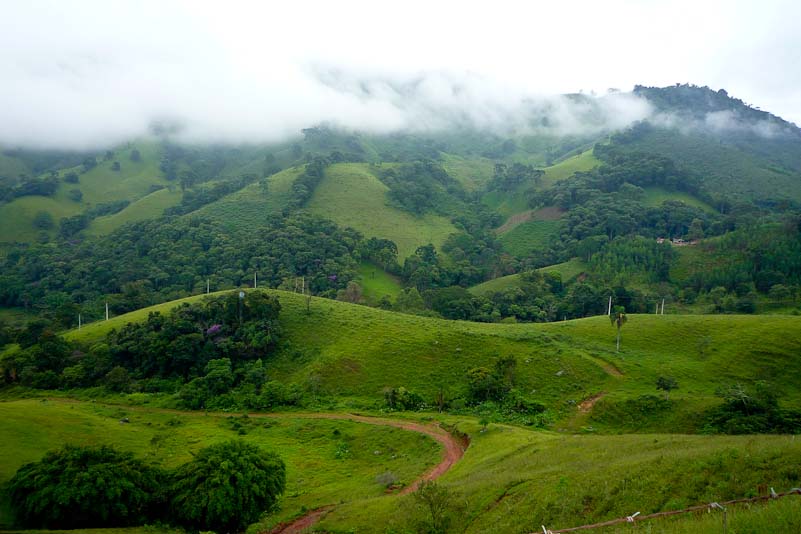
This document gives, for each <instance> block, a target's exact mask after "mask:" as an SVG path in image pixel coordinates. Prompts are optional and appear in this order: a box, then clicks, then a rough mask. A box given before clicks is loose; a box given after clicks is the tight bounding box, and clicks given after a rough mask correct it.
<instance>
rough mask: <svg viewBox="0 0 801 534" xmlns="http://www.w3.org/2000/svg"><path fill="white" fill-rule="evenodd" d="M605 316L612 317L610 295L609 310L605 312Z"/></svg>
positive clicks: (610, 298) (610, 297)
mask: <svg viewBox="0 0 801 534" xmlns="http://www.w3.org/2000/svg"><path fill="white" fill-rule="evenodd" d="M606 315H609V316H611V315H612V295H609V309H608V310H606Z"/></svg>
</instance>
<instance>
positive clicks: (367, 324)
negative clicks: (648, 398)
mask: <svg viewBox="0 0 801 534" xmlns="http://www.w3.org/2000/svg"><path fill="white" fill-rule="evenodd" d="M579 265H580V262H578V261H577V260H574V262H572V265H567V264H566V265H562V266H553V267H552V269H559V270H560V272H561V271H566V272H570V269H573V271H575V269H578V268H579ZM270 293H272V294H275V295H277V296H278V297H279V299H280V301H281V306H282V311H281V317H280V320H281V324H282V330H283V334H282V340H283V343H282V344H281V346H280V347H279V350H278V352H277V353H276V354H275V355H274V356H273V357H271V358H270V359H269V362H270V363H269V366H268V372H269V374H270V376H271V377H272V378H274V379H277V380H281V381H284V382H294V383H298V384H301V385H305V384H308V380H310V378H312V377H314V380H315V384H317V385H318V386H319V392H320V395H322V396H323V398H326V396H335V397H328V398H331V399H332V400H333V399H337V402H338V403H339V404H338V405H339V406H340V407H341V408H342V409H354V408H357V409H358V408H359V407H361V409H365V408H366V409H368V410H371V409H375V408H377V407H379V406H380V405H381V401H380V399H381V398H382V390H383V388H384V387H386V386H392V387H398V386H405V387H407V388H409V389H411V390H412V391H415V392H418V393H420V394H421V395H423V396H424V398H426V399H430V398H432V397H433V395H434V393H435V392H436V391H437V390H438V389H439V388H440V387H443V388H444V389H445V391H446V395H447V396H449V397H450V398H452V396H453V395H457V394H459V392H460V390H461V389H462V388H463V387H464V377H465V374H466V371H467V370H468V369H470V368H473V367H476V366H479V365H483V366H490V365H492V362H493V360H494V359H495V358H496V357H497V355H501V354H502V355H512V356H514V357H516V359H517V361H518V366H517V371H516V374H517V384H518V387H519V388H520V389H521V390H523V391H525V392H527V393H528V394H529V395H530V396H532V397H533V398H535V399H536V400H538V401H540V402H543V403H545V404H546V406H547V407H548V408H549V411H550V413H552V415H553V421H554V423H553V425H552V429H553V430H556V431H557V432H553V431H534V430H531V429H527V428H523V427H512V426H507V425H501V424H490V425H489V427H488V429H487V430H486V431H485V432H482V431H480V429H481V427H480V425H479V424H478V423H477V422H476V421H475V419H474V418H472V417H469V416H459V415H440V414H432V415H426V414H414V413H407V414H401V415H400V416H403V417H410V418H416V419H420V418H423V419H425V420H429V419H430V418H433V419H434V420H441V421H442V422H444V423H448V424H455V425H456V426H457V427H458V428H459V429H460V430H461V431H464V432H467V433H468V434H469V435H470V436H471V445H470V447H469V449H468V450H467V452H466V454H465V456H464V458H463V459H462V461H461V462H460V463H458V464H457V465H456V466H455V467H454V468H453V469H452V470H451V471H450V472H449V473H447V474H446V475H445V476H444V477H443V478H442V479H440V484H441V485H443V486H444V487H446V488H449V489H450V490H451V491H453V492H454V494H455V495H456V498H455V500H454V503H455V504H456V505H459V506H463V508H461V509H460V510H461V511H459V512H458V513H457V514H456V515H457V517H458V521H460V523H459V525H460V526H459V530H458V531H460V532H461V531H464V532H468V533H481V532H520V533H523V532H534V531H536V530H537V528H539V525H542V524H545V525H547V526H548V528H551V529H556V528H565V527H571V526H577V525H581V524H586V523H591V522H596V521H601V520H606V519H611V518H617V517H622V516H625V515H629V514H631V513H633V512H635V511H640V512H641V513H643V514H647V513H650V512H656V511H663V510H673V509H681V508H684V507H687V506H691V505H696V504H703V503H708V502H712V501H723V500H727V499H733V498H740V497H747V496H752V495H756V494H757V492H758V487H759V486H760V485H767V486H766V487H771V486H772V487H775V488H776V490H777V491H784V490H787V489H790V488H791V487H795V486H798V483H799V480H801V473H799V471H798V465H801V440H796V439H794V438H793V437H792V436H702V435H683V434H685V433H688V432H693V431H697V426H695V425H697V422H698V415H699V414H700V413H701V412H702V411H703V410H705V409H707V408H709V407H711V406H713V405H716V404H717V403H719V402H720V400H719V399H718V398H717V396H716V394H715V391H716V390H717V389H718V388H720V387H721V386H726V385H730V384H734V383H741V384H750V383H753V382H754V381H756V380H765V381H767V382H768V383H769V384H770V386H771V388H772V389H773V390H774V391H775V392H776V393H777V394H778V396H779V398H780V399H781V402H782V405H784V406H788V407H799V406H801V391H799V390H798V387H797V384H798V383H799V382H801V317H781V316H772V317H769V318H766V317H760V316H709V315H708V316H683V315H666V316H655V315H630V316H629V321H628V323H627V324H626V325H625V326H624V327H623V330H622V344H621V350H620V352H619V353H617V352H615V349H614V339H615V329H614V328H612V327H611V326H610V324H609V320H608V318H607V317H605V316H601V317H593V318H587V319H581V320H575V321H566V322H559V323H550V324H481V323H467V322H458V321H445V320H439V319H432V318H424V317H418V316H411V315H403V314H398V313H393V312H388V311H384V310H379V309H374V308H368V307H365V306H356V305H351V304H347V303H342V302H337V301H330V300H323V299H317V298H315V299H313V300H312V302H311V308H310V312H309V313H307V312H306V310H305V302H304V300H303V297H301V296H299V295H296V294H293V293H286V292H280V291H270ZM199 298H203V296H197V297H190V299H185V300H194V299H199ZM175 305H176V303H170V304H165V305H161V306H159V307H157V308H156V309H161V310H168V309H169V308H170V307H171V306H175ZM153 309H154V308H149V309H145V310H139V311H137V312H134V313H132V314H128V315H126V316H121V317H118V318H114V319H112V320H111V321H109V322H108V323H94V324H91V325H87V326H86V327H84V328H83V329H82V330H81V331H80V332H77V331H72V332H70V333H69V334H68V337H70V338H71V339H77V340H80V341H82V342H84V343H87V344H91V343H93V342H95V341H97V340H99V339H101V338H102V334H103V333H104V332H107V331H108V329H109V328H110V327H111V326H114V325H117V326H119V325H121V324H124V323H125V322H127V321H129V320H141V319H142V318H144V317H146V316H147V313H148V312H149V311H152V310H153ZM658 376H672V377H674V378H676V380H677V381H678V383H679V389H678V390H677V391H675V392H673V394H672V395H671V399H672V400H671V401H670V403H669V409H668V410H667V411H665V412H659V413H652V414H646V415H638V414H636V413H627V414H624V415H623V416H620V415H619V412H620V407H621V406H625V404H623V403H625V402H626V401H630V400H632V399H636V398H638V397H639V396H641V395H644V394H651V395H653V394H657V390H656V388H655V382H656V378H657V377H658ZM592 396H598V397H599V398H600V400H599V401H598V403H597V404H596V405H595V408H594V409H592V410H588V411H587V413H584V412H582V410H579V409H577V406H579V404H580V403H581V402H582V401H583V400H586V399H588V398H590V397H592ZM7 398H8V397H7ZM117 401H118V402H132V403H138V404H140V405H142V406H140V407H138V408H136V407H130V408H126V407H116V408H108V407H103V406H100V405H97V404H93V403H88V402H75V401H69V400H66V399H65V400H57V399H52V400H51V401H48V402H46V403H42V402H41V401H39V400H10V401H6V402H2V403H0V435H3V436H10V437H11V439H8V438H7V439H5V440H0V466H2V467H0V478H1V479H7V477H9V476H10V474H11V473H12V472H13V470H14V469H16V466H18V465H19V464H20V463H22V462H24V461H29V460H30V459H35V458H37V457H38V456H40V455H41V454H42V453H43V452H44V450H45V449H46V448H50V447H52V445H53V444H58V443H62V442H65V441H68V440H72V439H75V440H77V441H79V442H84V443H92V442H101V441H102V442H110V443H115V444H118V445H119V446H120V447H121V448H125V449H126V450H135V451H137V453H138V454H139V455H141V456H145V457H146V458H149V459H152V460H155V461H159V462H162V463H163V464H164V465H175V464H176V463H180V462H181V461H183V459H184V458H186V457H187V455H188V454H189V452H188V450H196V449H197V448H198V447H201V446H202V445H204V444H206V443H213V442H215V441H216V440H220V439H224V438H227V437H229V436H230V437H233V436H234V435H237V433H236V432H235V431H234V428H235V425H234V424H233V423H231V422H229V421H228V420H226V419H224V418H223V419H220V418H218V417H214V416H206V415H203V414H200V413H196V414H176V413H172V412H167V411H159V410H157V409H155V408H147V407H146V404H145V403H152V404H153V405H158V404H159V402H160V401H159V399H158V398H156V397H150V396H148V395H144V394H131V395H129V396H127V397H119V398H117ZM345 407H347V408H345ZM615 414H618V415H617V416H616V415H615ZM122 415H126V416H128V417H130V418H131V423H130V424H129V425H122V424H120V423H118V419H119V418H120V417H122ZM283 417H285V419H279V420H277V421H275V422H272V423H271V424H270V425H265V421H263V420H261V419H257V418H254V417H251V418H250V419H248V420H247V421H245V422H244V423H243V426H244V428H245V431H246V432H247V434H246V435H245V436H244V437H245V439H253V440H254V441H256V442H258V443H261V444H264V445H265V446H267V447H271V448H275V449H276V450H279V451H281V453H282V454H283V455H284V456H285V458H286V459H287V462H288V463H289V464H290V465H291V466H293V467H291V469H290V490H289V491H288V492H287V497H286V499H285V503H284V506H283V507H282V511H281V515H280V516H277V517H274V518H271V519H269V520H268V521H267V522H266V523H263V524H262V525H260V526H258V528H257V527H253V530H254V531H256V530H259V531H261V530H264V529H268V528H269V527H270V525H272V524H274V522H275V521H277V520H279V519H282V518H283V519H286V518H290V517H293V516H295V515H297V514H298V513H300V510H302V509H303V508H302V507H304V506H305V507H306V508H307V509H313V508H315V507H317V506H321V505H323V504H331V503H342V504H340V505H338V506H337V507H336V508H335V509H334V510H333V511H332V512H331V513H329V514H328V515H327V516H325V517H324V518H323V520H322V523H321V524H320V528H322V529H328V531H331V532H350V531H357V532H364V533H376V534H385V533H386V532H391V531H393V530H392V529H395V530H394V531H395V532H403V531H404V530H403V529H406V528H410V526H411V523H410V522H411V521H412V519H411V518H413V517H415V514H416V513H417V512H415V511H414V506H413V502H412V500H411V499H410V498H408V497H384V496H383V493H382V491H381V488H380V487H379V486H378V484H377V482H376V480H375V477H376V476H377V474H380V473H382V472H384V471H385V470H391V471H392V472H393V473H395V474H396V475H399V476H400V477H401V479H403V480H408V479H409V477H410V476H411V475H410V474H407V473H419V472H420V471H422V470H424V468H425V466H427V465H431V462H433V461H435V460H436V457H437V453H436V451H437V450H438V449H437V448H436V447H435V446H434V445H433V444H432V443H430V442H429V441H425V440H424V441H423V442H422V443H425V446H423V447H420V446H419V445H418V443H420V442H419V440H420V438H419V437H417V436H408V435H407V434H405V433H403V434H398V433H393V432H391V431H387V432H386V433H384V432H379V429H376V428H370V429H368V430H365V429H361V427H360V426H359V425H358V424H357V423H345V422H334V421H303V420H297V419H296V418H293V415H292V414H291V413H287V414H284V416H283ZM615 417H617V419H615ZM175 418H178V419H179V420H180V422H179V423H174V422H171V421H173V419H175ZM343 425H345V426H343ZM347 425H350V426H347ZM335 428H337V429H339V431H340V436H338V437H336V438H335V437H334V429H335ZM360 429H361V430H360ZM382 430H383V429H382ZM560 431H562V432H560ZM397 432H400V431H397ZM619 432H633V433H632V434H623V435H617V434H618V433H619ZM667 432H674V433H676V434H668V433H667ZM74 436H77V438H76V437H74ZM342 436H352V437H353V440H352V441H347V439H346V438H345V437H342ZM343 440H345V441H347V447H348V450H351V451H354V452H353V456H352V457H349V458H348V460H349V461H347V462H343V461H342V460H338V459H336V450H337V447H339V446H340V445H341V442H342V441H343ZM357 446H358V447H361V448H358V449H357ZM390 447H391V448H392V449H390ZM418 449H419V450H418ZM375 450H378V451H381V452H380V454H379V455H375V454H374V451H375ZM389 450H393V451H394V452H393V453H394V454H396V455H397V458H396V459H391V458H390V459H388V458H387V457H386V456H385V455H384V453H383V451H389ZM356 451H358V452H356ZM4 458H10V460H4ZM351 459H352V462H351V461H350V460H351ZM398 459H400V460H402V461H398ZM390 460H391V461H390ZM395 461H398V463H397V464H393V463H391V462H395ZM396 466H397V467H396ZM340 469H341V470H340ZM404 469H406V471H404ZM342 473H345V474H344V475H343V474H342ZM787 499H788V502H786V503H785V502H778V503H772V504H770V505H768V506H769V507H768V508H761V507H754V508H752V509H751V510H750V511H734V510H732V512H731V514H732V515H731V521H732V522H731V525H735V524H737V525H743V527H742V528H743V529H744V530H743V531H744V532H766V533H767V532H785V531H788V530H781V529H782V528H790V527H794V526H795V525H797V524H798V521H799V517H801V515H800V514H801V499H799V500H797V501H792V499H793V497H788V498H787ZM765 510H773V511H774V513H772V514H770V513H768V512H766V511H765ZM4 513H6V514H7V511H6V512H4ZM715 519H719V518H718V517H706V516H705V517H704V518H697V517H692V516H688V517H682V518H678V519H675V520H660V521H654V522H649V523H648V524H647V526H646V524H644V525H642V526H641V528H648V529H649V530H648V532H700V531H704V530H703V528H708V527H709V525H716V524H719V523H714V521H715ZM757 521H765V522H766V523H765V524H766V525H767V527H766V530H753V529H752V530H748V528H749V527H748V525H755V524H757ZM788 525H789V526H790V527H788ZM771 528H774V530H770V529H771ZM607 531H608V532H613V531H615V530H614V529H612V530H607ZM607 531H601V532H607ZM789 531H793V530H792V529H791V530H789ZM732 532H735V531H734V530H732Z"/></svg>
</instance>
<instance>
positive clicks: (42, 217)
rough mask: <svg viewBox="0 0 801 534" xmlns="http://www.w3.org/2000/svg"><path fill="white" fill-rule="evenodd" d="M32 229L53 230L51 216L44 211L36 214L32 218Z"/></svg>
mask: <svg viewBox="0 0 801 534" xmlns="http://www.w3.org/2000/svg"><path fill="white" fill-rule="evenodd" d="M33 227H34V228H38V229H39V230H50V229H51V228H53V216H52V215H50V214H49V213H48V212H46V211H38V212H36V216H35V217H34V218H33Z"/></svg>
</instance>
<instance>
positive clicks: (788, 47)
mask: <svg viewBox="0 0 801 534" xmlns="http://www.w3.org/2000/svg"><path fill="white" fill-rule="evenodd" d="M0 73H2V76H0V145H4V146H11V145H27V146H47V147H68V148H84V147H88V146H101V145H108V144H111V143H114V142H119V141H122V140H124V139H127V138H130V137H134V136H137V135H142V134H143V133H145V132H146V131H147V129H148V126H149V124H151V123H152V121H154V120H167V121H171V122H176V123H180V124H181V125H182V126H183V127H184V133H185V135H186V136H187V138H189V139H197V140H210V141H231V142H240V141H254V142H261V141H273V140H277V139H281V138H283V137H285V136H287V135H291V134H294V133H297V131H298V130H299V129H300V128H303V127H306V126H309V125H313V124H315V123H318V122H321V121H329V122H333V123H339V124H342V125H344V126H348V127H354V128H364V129H368V130H372V131H391V130H395V129H400V128H410V127H425V126H427V125H428V126H437V120H436V119H437V117H438V113H437V112H432V110H434V109H439V108H442V109H445V110H447V113H444V114H443V115H442V116H443V117H449V116H455V115H460V114H466V115H467V116H469V117H470V118H471V119H472V120H474V121H476V122H479V123H481V122H482V121H486V122H492V121H503V120H506V119H507V118H508V117H510V116H512V115H513V114H514V110H515V109H516V106H517V105H518V104H519V103H520V101H521V100H522V99H524V98H527V97H533V98H535V99H542V100H547V96H548V95H555V94H559V93H566V92H578V91H580V90H583V91H584V92H591V91H596V92H598V93H605V91H606V89H607V88H611V87H614V88H619V89H622V90H630V89H631V88H632V87H633V85H634V84H644V85H657V86H663V85H670V84H674V83H677V82H690V83H696V84H698V85H709V86H710V87H712V88H714V89H718V88H721V87H722V88H725V89H727V90H728V91H729V94H731V95H732V96H736V97H738V98H742V99H743V100H745V101H746V102H747V103H750V104H752V105H754V106H759V107H760V108H761V109H764V110H767V111H770V112H772V113H775V114H777V115H780V116H782V117H783V118H785V119H788V120H791V121H793V122H796V123H797V124H801V2H794V1H781V0H779V1H771V0H763V1H759V2H756V1H754V2H746V1H733V0H728V1H706V0H705V1H698V0H671V1H620V0H611V1H610V0H604V1H598V0H595V1H586V2H578V1H575V2H571V1H559V2H535V1H520V2H507V1H501V0H494V1H492V2H487V1H483V2H469V1H465V0H461V1H434V0H424V1H416V0H412V1H408V0H407V1H404V2H380V1H377V0H372V1H364V2H356V1H343V0H336V1H325V2H304V1H300V0H294V1H287V2H236V1H228V2H219V1H218V2H200V1H197V0H192V1H185V2H184V1H178V0H174V1H165V0H160V1H157V2H156V1H153V2H149V1H130V2H126V1H114V0H100V1H85V2H81V1H77V0H75V1H69V2H67V1H52V2H47V1H36V0H25V1H21V0H20V1H15V0H0ZM415 80H416V81H417V83H415V84H412V83H411V82H412V81H415ZM404 87H406V88H408V87H413V90H411V97H409V98H411V100H412V101H413V102H412V103H410V102H409V100H408V99H401V98H399V95H398V92H397V91H398V88H401V89H402V88H404ZM405 96H406V97H408V96H409V95H405ZM618 112H620V113H621V114H623V115H625V118H626V120H628V119H630V118H637V117H638V114H641V113H644V111H643V110H642V109H640V107H638V104H637V103H632V106H628V105H627V106H621V105H620V103H619V102H618V103H617V104H613V105H612V106H611V108H610V110H609V112H608V114H609V116H610V117H612V116H615V115H616V114H617V113H618ZM428 123H431V124H428Z"/></svg>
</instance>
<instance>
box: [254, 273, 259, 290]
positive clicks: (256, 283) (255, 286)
mask: <svg viewBox="0 0 801 534" xmlns="http://www.w3.org/2000/svg"><path fill="white" fill-rule="evenodd" d="M257 287H258V281H257V280H256V271H253V289H256V288H257Z"/></svg>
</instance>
